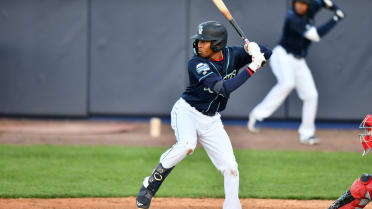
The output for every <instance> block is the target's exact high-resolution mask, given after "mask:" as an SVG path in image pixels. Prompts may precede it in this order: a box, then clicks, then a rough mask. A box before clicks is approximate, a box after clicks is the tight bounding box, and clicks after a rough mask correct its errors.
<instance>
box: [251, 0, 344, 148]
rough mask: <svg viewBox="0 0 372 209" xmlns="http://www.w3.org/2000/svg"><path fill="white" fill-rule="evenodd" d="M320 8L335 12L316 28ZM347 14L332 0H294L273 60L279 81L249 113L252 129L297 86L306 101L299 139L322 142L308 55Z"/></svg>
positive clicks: (271, 63)
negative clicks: (316, 116) (313, 45)
mask: <svg viewBox="0 0 372 209" xmlns="http://www.w3.org/2000/svg"><path fill="white" fill-rule="evenodd" d="M321 8H327V9H329V10H331V11H333V12H334V13H333V14H332V17H331V18H330V19H329V21H328V22H326V23H325V24H323V25H322V26H320V27H316V26H314V24H313V23H314V16H315V14H316V13H317V12H318V11H319V10H320V9H321ZM344 16H345V15H344V12H343V11H342V10H341V9H340V8H339V7H338V6H337V5H336V4H335V3H333V2H332V1H331V0H293V2H292V8H290V9H289V11H288V14H287V16H286V19H285V22H284V27H283V33H282V37H281V39H280V41H279V45H278V46H276V47H275V48H274V50H273V57H272V58H271V59H270V66H271V68H272V71H273V74H274V75H275V77H276V79H277V84H276V85H275V86H274V87H273V88H272V89H271V90H270V92H269V93H268V94H267V95H266V97H265V98H264V99H263V101H262V102H261V103H259V104H258V105H257V106H256V107H254V109H253V110H252V111H251V112H250V114H249V120H248V124H247V126H248V129H249V131H251V132H257V131H258V129H257V127H256V126H255V124H256V122H257V121H262V120H264V119H265V118H267V117H269V116H270V115H271V114H272V113H273V112H274V111H275V110H276V109H278V107H279V106H280V105H281V104H282V103H283V102H284V100H285V98H286V97H287V96H288V95H289V93H290V92H291V91H292V90H293V89H296V91H297V94H298V96H299V98H300V99H301V100H302V101H303V106H302V121H301V125H300V127H299V130H298V132H299V134H300V142H301V143H304V144H311V145H313V144H317V143H319V139H318V138H316V137H315V136H314V134H315V115H316V110H317V105H318V92H317V89H316V87H315V83H314V80H313V77H312V74H311V72H310V70H309V67H308V66H307V64H306V61H305V57H306V55H307V51H308V48H309V47H310V45H311V43H312V42H318V41H320V38H321V37H323V36H324V35H326V34H327V33H328V32H329V31H330V30H331V29H332V28H334V26H335V25H336V24H337V23H338V22H339V21H340V20H342V19H343V18H344Z"/></svg>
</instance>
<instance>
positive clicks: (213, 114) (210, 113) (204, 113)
mask: <svg viewBox="0 0 372 209" xmlns="http://www.w3.org/2000/svg"><path fill="white" fill-rule="evenodd" d="M195 109H196V108H195ZM196 110H197V111H199V112H200V113H201V114H203V115H206V116H215V115H216V113H217V112H204V111H203V110H199V109H196Z"/></svg>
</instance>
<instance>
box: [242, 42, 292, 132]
mask: <svg viewBox="0 0 372 209" xmlns="http://www.w3.org/2000/svg"><path fill="white" fill-rule="evenodd" d="M291 58H292V57H290V55H288V54H287V52H286V51H285V50H284V49H283V48H282V47H280V46H277V47H275V48H274V50H273V55H272V56H271V58H270V66H271V69H272V71H273V74H274V75H275V77H276V79H277V83H276V84H275V86H274V87H273V88H272V89H271V90H270V92H269V93H268V94H267V95H266V97H265V98H264V99H263V100H262V102H261V103H259V104H258V105H257V106H256V107H254V108H253V110H252V112H251V113H250V121H249V122H248V128H249V129H250V130H251V129H254V128H253V123H254V122H255V121H254V120H259V121H262V120H263V119H265V118H267V117H269V116H270V115H271V114H272V113H273V112H274V111H275V110H277V109H278V107H279V106H280V105H281V104H282V103H283V102H284V100H285V98H287V96H288V94H289V93H290V92H291V91H292V90H293V88H294V87H295V77H294V70H295V69H293V67H292V64H291ZM292 59H293V58H292Z"/></svg>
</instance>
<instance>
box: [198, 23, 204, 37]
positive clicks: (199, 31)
mask: <svg viewBox="0 0 372 209" xmlns="http://www.w3.org/2000/svg"><path fill="white" fill-rule="evenodd" d="M198 33H199V35H202V34H203V26H202V25H199V30H198Z"/></svg>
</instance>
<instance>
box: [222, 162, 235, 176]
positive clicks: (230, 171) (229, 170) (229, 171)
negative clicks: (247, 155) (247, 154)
mask: <svg viewBox="0 0 372 209" xmlns="http://www.w3.org/2000/svg"><path fill="white" fill-rule="evenodd" d="M221 172H222V174H223V175H224V176H225V177H226V176H227V175H228V176H232V177H239V170H238V165H237V164H236V162H234V163H229V164H227V165H225V167H224V168H223V169H222V170H221Z"/></svg>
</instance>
